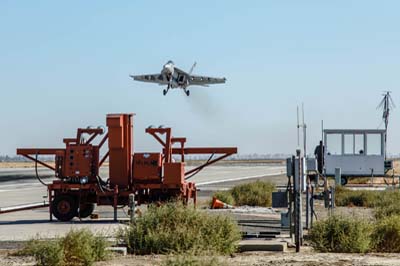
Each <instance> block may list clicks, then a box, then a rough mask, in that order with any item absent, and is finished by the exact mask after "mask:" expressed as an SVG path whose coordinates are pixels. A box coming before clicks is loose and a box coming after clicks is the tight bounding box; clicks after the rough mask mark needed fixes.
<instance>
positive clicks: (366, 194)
mask: <svg viewBox="0 0 400 266" xmlns="http://www.w3.org/2000/svg"><path fill="white" fill-rule="evenodd" d="M335 193H336V194H335V204H336V206H357V207H368V208H371V207H374V206H375V205H376V203H377V201H378V197H379V194H380V193H382V192H380V191H369V190H349V189H346V188H343V187H337V188H336V190H335Z"/></svg>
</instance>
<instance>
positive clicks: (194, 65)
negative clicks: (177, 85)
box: [189, 62, 197, 75]
mask: <svg viewBox="0 0 400 266" xmlns="http://www.w3.org/2000/svg"><path fill="white" fill-rule="evenodd" d="M196 65H197V63H196V62H194V64H193V66H192V68H190V71H189V75H192V72H193V69H194V68H195V67H196Z"/></svg>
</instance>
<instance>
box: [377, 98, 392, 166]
mask: <svg viewBox="0 0 400 266" xmlns="http://www.w3.org/2000/svg"><path fill="white" fill-rule="evenodd" d="M390 93H391V91H385V93H384V94H382V95H383V99H382V100H381V102H380V103H379V105H378V108H379V109H382V110H383V114H382V120H383V122H384V123H385V159H386V155H387V151H386V145H387V129H388V124H389V114H390V110H392V109H393V108H395V107H396V105H395V104H394V101H393V99H392V96H391V95H390Z"/></svg>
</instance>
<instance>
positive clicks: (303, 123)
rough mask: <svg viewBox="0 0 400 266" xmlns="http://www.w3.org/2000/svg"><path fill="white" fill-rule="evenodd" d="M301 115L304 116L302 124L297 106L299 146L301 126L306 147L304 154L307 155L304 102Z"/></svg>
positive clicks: (298, 143) (298, 144) (298, 142)
mask: <svg viewBox="0 0 400 266" xmlns="http://www.w3.org/2000/svg"><path fill="white" fill-rule="evenodd" d="M301 112H302V114H301V116H302V122H301V124H300V112H299V107H298V106H297V147H299V148H300V128H302V129H303V148H304V150H303V151H304V156H306V155H307V125H306V123H305V122H304V103H303V104H302V107H301Z"/></svg>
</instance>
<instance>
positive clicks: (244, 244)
mask: <svg viewBox="0 0 400 266" xmlns="http://www.w3.org/2000/svg"><path fill="white" fill-rule="evenodd" d="M239 250H240V251H241V252H246V251H277V252H286V251H287V243H286V242H279V241H273V240H272V241H271V240H255V239H254V240H253V239H252V240H242V241H240V242H239Z"/></svg>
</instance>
